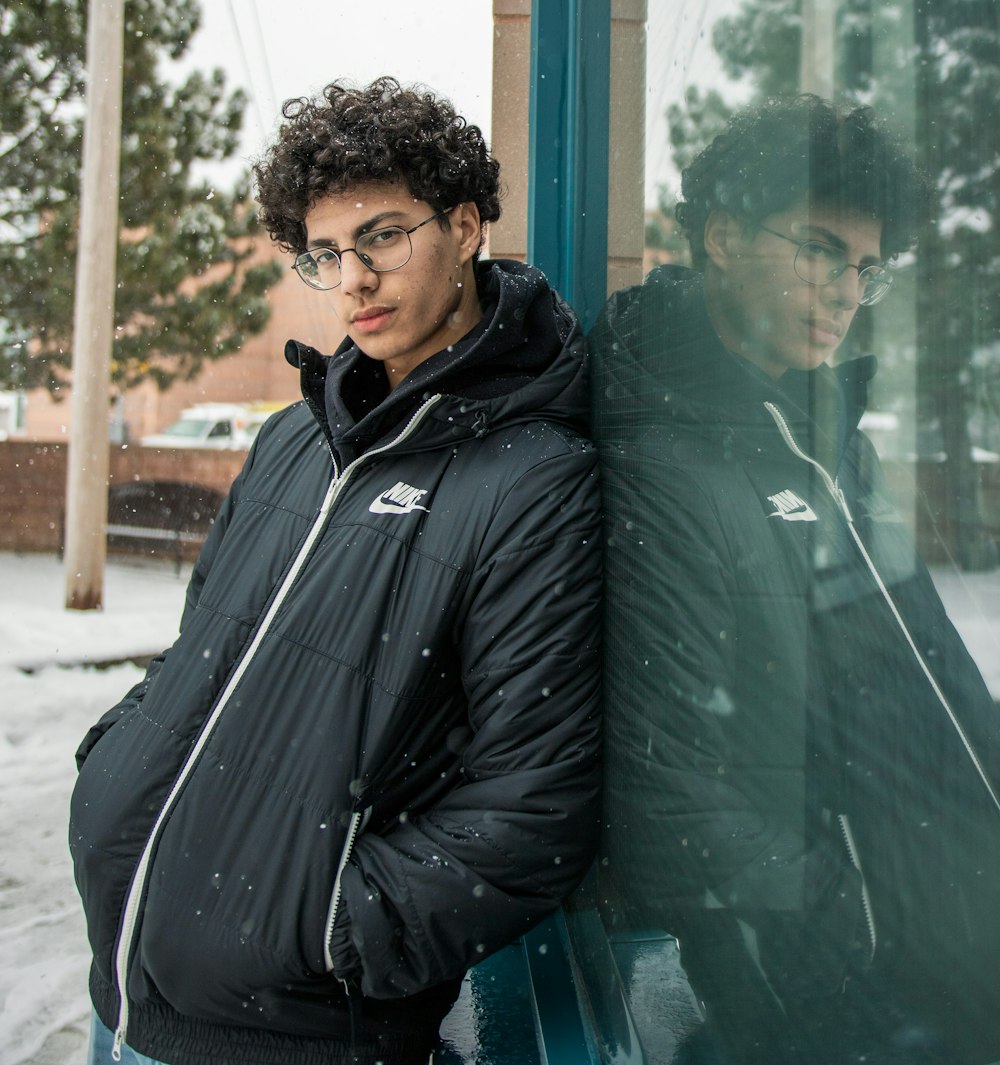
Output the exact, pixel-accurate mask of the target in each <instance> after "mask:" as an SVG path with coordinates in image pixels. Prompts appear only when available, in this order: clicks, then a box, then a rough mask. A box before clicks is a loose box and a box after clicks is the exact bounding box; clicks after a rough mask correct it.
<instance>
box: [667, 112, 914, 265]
mask: <svg viewBox="0 0 1000 1065" xmlns="http://www.w3.org/2000/svg"><path fill="white" fill-rule="evenodd" d="M681 194H682V200H681V202H680V203H678V204H677V208H676V212H675V213H676V217H677V221H678V222H679V223H680V226H681V228H682V229H683V230H684V234H685V236H686V237H687V239H688V242H689V244H690V245H691V260H692V262H693V264H694V266H695V267H696V268H697V269H699V270H703V269H704V268H705V263H706V259H707V256H706V253H705V239H704V236H705V223H706V222H707V221H708V216H709V214H710V213H711V212H712V211H713V210H715V209H718V208H721V209H724V210H726V211H728V212H729V213H730V214H732V215H733V216H734V217H736V218H738V219H740V220H741V221H743V222H744V224H746V225H747V226H748V227H750V228H753V227H754V226H756V225H757V224H759V223H761V222H763V221H764V219H765V218H767V217H768V216H769V215H772V214H776V213H778V212H779V211H784V210H786V209H788V208H789V207H791V206H793V204H795V203H796V202H797V201H799V200H801V199H806V200H808V201H809V202H810V203H813V204H816V205H822V206H824V207H831V208H834V209H836V210H840V211H848V212H851V213H854V214H860V215H864V216H868V217H871V218H874V219H877V220H878V221H880V222H881V223H882V255H883V256H884V257H885V258H886V259H892V258H895V257H896V256H897V255H899V253H900V252H903V251H905V250H906V249H907V248H909V247H910V246H911V245H912V244H913V243H914V241H915V240H916V234H917V229H918V227H919V225H920V223H921V221H922V220H923V218H924V217H925V215H926V212H927V210H928V207H929V204H930V186H929V184H928V183H927V181H926V179H925V178H924V177H923V175H922V174H921V173H920V171H919V170H918V169H917V167H916V166H915V164H914V163H913V161H912V160H911V159H910V157H909V156H908V155H907V154H906V152H905V151H904V150H903V148H902V146H901V145H900V144H899V143H898V142H897V141H896V139H895V138H894V137H893V136H892V135H891V134H890V133H889V132H888V131H886V130H885V129H883V128H881V127H880V126H879V124H878V123H877V121H876V118H875V113H874V112H873V111H872V109H871V108H870V107H857V108H854V109H853V110H847V109H846V108H842V107H837V106H835V105H834V104H831V103H829V102H827V101H826V100H823V99H821V98H820V97H818V96H814V95H812V94H809V93H805V94H802V95H800V96H794V97H775V98H772V99H770V100H767V101H766V102H764V103H763V104H761V105H759V106H757V107H750V108H747V109H746V110H743V111H740V112H738V113H737V114H735V115H734V116H733V117H732V119H730V122H729V126H728V128H727V129H726V131H725V132H724V133H720V134H719V136H717V137H716V138H715V140H713V141H712V143H711V144H709V145H708V147H707V148H705V149H703V150H702V152H701V153H700V154H699V155H698V156H697V157H696V158H695V159H694V160H693V161H692V162H691V164H690V165H689V166H687V167H686V168H685V169H684V171H683V172H682V174H681Z"/></svg>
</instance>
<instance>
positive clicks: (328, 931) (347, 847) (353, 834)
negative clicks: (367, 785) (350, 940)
mask: <svg viewBox="0 0 1000 1065" xmlns="http://www.w3.org/2000/svg"><path fill="white" fill-rule="evenodd" d="M370 815H371V807H369V808H368V809H367V810H355V811H354V813H352V814H351V823H350V824H349V825H348V827H347V838H346V839H345V840H344V849H343V851H342V852H341V855H340V862H339V864H338V865H337V875H336V876H335V877H334V879H333V891H332V892H331V894H330V908H329V909H328V910H327V914H326V924H325V925H324V927H323V961H324V962H325V964H326V971H327V972H328V973H329V972H333V955H332V954H331V953H330V948H331V943H332V940H333V922H334V921H336V919H337V910H338V909H339V908H340V896H341V894H342V892H343V887H342V883H341V881H342V878H343V876H344V869H345V868H346V867H347V861H348V859H349V858H350V857H351V851H353V850H354V841H355V840H356V839H357V838H358V833H359V832H360V831H361V829H362V828H364V827H365V825H366V824H367V823H368V818H369V816H370Z"/></svg>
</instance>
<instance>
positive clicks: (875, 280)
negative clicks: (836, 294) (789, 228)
mask: <svg viewBox="0 0 1000 1065" xmlns="http://www.w3.org/2000/svg"><path fill="white" fill-rule="evenodd" d="M757 228H758V229H762V230H763V231H764V232H765V233H770V234H771V236H772V237H780V238H781V239H782V240H787V241H788V243H789V244H794V245H796V247H797V248H798V251H797V252H796V253H795V259H794V260H793V261H792V269H793V270H794V271H795V276H796V277H797V278H798V279H799V280H800V281H804V282H805V283H806V284H807V285H812V286H814V287H815V288H822V287H823V286H824V285H832V284H833V282H834V281H836V280H837V278H838V277H842V276H843V273H844V271H845V270H846V269H847V268H848V267H851V266H853V267H854V269H855V270H857V272H858V281H859V282H862V283H863V284H864V287H865V288H866V289H867V288H868V286H869V284H876V285H881V288H878V289H876V291H875V294H874V295H873V296H867V295H864V294H862V295H861V296H860V297H859V298H858V303H859V304H860V305H861V306H862V307H871V306H873V305H874V304H876V303H879V302H880V301H881V300H883V299H885V297H886V295H887V294H888V292H889V289H891V288H892V274H891V273H890V272H889V270H888V269H887V268H886V267H885V266H881V265H876V264H874V263H873V264H872V265H871V266H860V265H859V264H858V263H851V262H848V261H847V256H846V255H844V253H843V252H842V251H841V250H840V249H839V248H838V247H836V246H835V245H833V244H828V243H827V242H826V241H825V240H816V239H810V240H796V239H795V238H794V237H787V236H785V234H784V233H779V232H778V231H777V230H775V229H768V227H767V226H762V225H758V226H757ZM808 244H818V245H819V246H820V247H821V248H829V249H830V250H831V251H832V252H834V253H835V254H836V256H837V257H842V258H843V260H844V265H843V266H841V267H840V268H839V269H838V270H837V271H836V272H835V273H833V274H832V276H830V277H828V278H827V279H826V281H811V280H810V279H809V278H808V277H805V276H803V273H802V272H801V271H800V270H799V256H800V255H801V254H802V249H803V248H805V247H806V245H808Z"/></svg>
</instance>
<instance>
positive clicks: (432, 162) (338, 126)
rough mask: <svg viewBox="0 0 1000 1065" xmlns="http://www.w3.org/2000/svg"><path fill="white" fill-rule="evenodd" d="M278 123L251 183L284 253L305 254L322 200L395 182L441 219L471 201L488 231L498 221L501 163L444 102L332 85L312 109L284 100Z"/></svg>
mask: <svg viewBox="0 0 1000 1065" xmlns="http://www.w3.org/2000/svg"><path fill="white" fill-rule="evenodd" d="M282 114H283V115H284V116H285V122H284V124H283V125H282V126H281V129H280V130H279V133H278V139H277V142H276V143H275V144H273V145H272V146H271V147H270V148H269V149H268V151H267V152H266V153H265V155H264V157H263V159H261V160H259V161H258V162H257V163H256V164H255V165H254V168H253V175H254V180H255V183H256V186H257V198H258V200H259V202H260V218H261V221H262V222H263V223H264V225H265V227H266V228H267V231H268V232H269V233H270V234H271V238H272V239H273V240H275V241H277V242H278V244H279V245H280V246H281V248H282V249H284V250H285V251H294V252H302V251H305V246H306V229H305V222H304V219H305V216H306V214H307V212H308V211H309V209H310V208H311V207H312V206H313V205H314V204H315V203H316V201H317V200H318V199H320V198H321V197H323V196H326V195H329V194H331V193H338V192H343V191H344V190H345V189H347V188H349V187H350V186H352V185H357V184H359V183H362V182H369V181H401V182H402V183H403V184H404V185H405V186H406V188H407V189H408V190H409V192H410V193H411V194H412V195H413V196H414V197H415V198H416V199H418V200H424V201H425V202H426V203H428V204H430V205H431V206H432V207H436V208H438V209H439V210H444V209H445V208H447V207H453V206H455V205H456V204H459V203H467V202H470V201H471V202H474V203H475V204H476V206H477V207H478V208H479V217H480V219H481V220H482V222H483V224H484V225H485V224H486V223H487V222H494V221H496V219H497V218H499V217H500V188H499V184H500V164H499V163H497V162H496V160H495V159H493V158H491V156H490V154H489V151H488V149H487V147H486V142H485V141H484V140H483V134H482V131H481V130H480V129H479V127H478V126H471V125H469V124H467V123H466V121H465V119H464V118H462V116H461V115H459V114H456V112H455V109H454V107H452V105H451V104H450V103H449V102H448V101H447V100H444V99H441V98H439V97H436V96H434V95H433V94H432V93H430V92H417V91H415V90H413V89H404V88H402V87H401V86H400V84H399V82H398V81H396V79H395V78H378V79H377V80H376V81H373V82H372V83H371V85H368V86H367V87H365V88H361V89H355V88H349V87H347V86H344V85H341V84H339V83H338V82H334V83H333V84H331V85H328V86H327V87H326V88H325V89H324V90H323V93H322V96H321V97H318V98H317V99H315V100H309V99H306V98H301V99H297V100H288V101H287V102H286V103H285V105H284V107H283V108H282ZM443 224H444V225H447V222H444V223H443Z"/></svg>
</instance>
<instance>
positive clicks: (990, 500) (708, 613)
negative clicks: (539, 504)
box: [569, 0, 1000, 1065]
mask: <svg viewBox="0 0 1000 1065" xmlns="http://www.w3.org/2000/svg"><path fill="white" fill-rule="evenodd" d="M646 16H647V18H646V23H645V30H646V43H645V70H644V74H641V75H640V74H637V73H636V72H637V71H639V70H641V68H642V64H641V63H640V62H638V61H637V58H636V57H635V56H630V55H629V53H628V52H627V49H626V46H625V45H624V44H621V43H619V47H621V49H622V51H621V53H620V54H619V55H618V58H617V60H615V59H613V69H612V116H613V121H612V134H611V155H612V160H614V159H615V158H617V156H619V155H621V154H623V153H629V152H634V151H635V150H636V149H635V144H634V140H633V141H627V140H625V139H624V138H623V137H622V136H621V131H622V130H624V129H626V123H624V122H623V121H621V120H619V121H618V122H617V125H616V121H615V119H614V116H615V114H616V112H615V106H616V97H615V94H616V93H619V94H622V96H623V98H624V97H625V96H627V93H628V91H629V89H628V87H629V85H630V81H629V79H630V78H632V79H634V78H636V77H639V76H642V77H643V78H644V90H645V104H646V120H645V143H644V145H643V147H644V153H645V204H644V211H643V220H642V221H643V224H642V236H643V239H642V242H641V243H642V248H641V255H642V267H641V270H637V272H636V274H637V276H636V277H635V278H634V279H633V281H634V282H635V283H633V284H631V285H626V286H621V285H620V284H618V283H616V284H615V285H614V287H615V288H617V291H614V292H612V294H611V297H610V300H609V303H608V306H607V308H606V309H605V311H604V314H603V315H602V317H601V319H600V320H599V321H598V323H597V325H596V326H595V327H594V328H593V330H592V331H591V335H590V348H591V358H592V377H593V395H594V404H593V418H594V433H595V439H596V442H597V445H598V448H599V450H600V453H601V457H602V477H603V491H604V499H605V511H606V528H605V544H606V548H605V550H606V573H607V596H606V628H605V641H606V659H605V662H606V665H605V675H606V711H605V712H606V718H607V724H606V754H605V764H606V789H605V800H604V818H603V824H604V836H603V842H602V850H601V859H600V862H599V865H598V868H597V870H596V871H595V874H594V876H593V877H592V878H591V880H590V881H589V882H588V883H587V884H586V885H585V887H584V889H582V890H581V892H580V894H579V895H578V897H577V899H576V900H575V904H574V906H573V907H572V908H571V910H570V913H569V921H570V931H571V935H572V937H573V939H574V943H575V945H576V948H577V952H578V954H579V955H580V956H581V957H583V958H589V959H599V958H602V959H604V961H605V962H608V959H611V962H610V964H611V965H612V970H613V973H614V978H615V982H616V988H617V989H618V990H620V992H621V993H622V1000H623V1001H624V1002H625V1003H626V1007H625V1013H624V1014H621V1013H620V1012H619V1010H620V1007H618V1006H616V1005H615V1002H616V1001H617V1000H615V999H614V995H613V994H612V993H611V992H610V991H609V990H608V980H607V967H606V966H605V965H599V964H597V962H596V961H594V963H593V964H589V963H588V964H584V965H583V966H582V969H583V972H584V974H585V977H586V982H587V989H588V993H589V995H590V996H591V1001H592V1004H594V1008H595V1012H596V1014H597V1016H598V1018H599V1022H598V1026H599V1028H601V1031H602V1038H603V1039H604V1040H605V1047H606V1051H607V1054H608V1056H609V1060H618V1058H616V1057H614V1054H615V1053H624V1049H623V1048H625V1047H627V1046H634V1043H635V1041H638V1043H640V1044H641V1046H642V1051H643V1054H644V1060H646V1061H648V1062H651V1063H660V1062H686V1063H701V1062H706V1063H707V1062H713V1063H723V1065H728V1063H734V1065H735V1063H740V1065H743V1063H746V1062H769V1063H771V1062H782V1063H784V1062H795V1063H798V1062H803V1063H805V1062H808V1063H810V1065H815V1063H830V1065H833V1063H838V1065H839V1063H843V1062H849V1061H879V1062H892V1063H894V1065H895V1063H900V1065H910V1063H913V1065H916V1063H921V1065H924V1063H931V1062H935V1063H938V1062H940V1063H944V1062H949V1063H953V1062H962V1063H966V1065H988V1063H991V1062H995V1061H1000V1017H998V1016H997V1015H996V1009H995V1004H994V998H995V995H994V992H993V988H994V986H995V958H996V957H997V952H998V951H1000V912H998V908H997V907H996V906H995V904H994V896H995V890H996V884H997V883H1000V732H998V730H997V726H996V722H997V720H1000V719H998V717H997V713H998V706H997V704H998V700H1000V670H998V667H997V664H996V663H997V662H998V661H1000V656H998V655H997V653H996V649H997V647H998V646H1000V569H998V564H1000V557H998V546H997V544H998V539H1000V301H997V300H996V299H995V298H994V297H995V292H994V290H995V288H996V284H997V281H998V277H997V273H998V266H997V264H998V263H1000V227H997V226H996V224H995V222H996V213H997V211H998V210H1000V202H998V192H997V185H996V179H995V173H996V167H995V160H996V158H997V157H998V156H1000V127H998V126H997V124H996V123H995V122H994V121H993V120H992V114H993V111H994V110H995V100H996V98H997V92H998V91H1000V29H998V26H997V20H996V12H995V10H994V8H993V7H992V6H991V5H977V4H950V3H945V2H943V0H941V2H937V0H931V2H929V3H924V4H917V3H916V2H915V0H889V2H887V3H883V4H877V5H874V4H871V3H867V2H862V0H704V2H694V0H670V2H667V0H649V2H648V4H647V5H646ZM612 39H613V42H614V40H615V38H614V36H613V38H612ZM615 54H616V53H615V52H614V48H613V56H614V55H615ZM616 62H617V63H618V66H617V67H616V66H615V63H616ZM803 94H809V95H808V96H804V95H803ZM616 130H617V131H618V132H616ZM612 169H613V167H612ZM615 197H616V189H615V187H614V181H613V180H612V183H611V187H610V189H609V199H610V200H611V202H612V213H613V212H614V210H615V202H616V200H615ZM636 255H637V256H638V250H637V252H636ZM616 268H617V267H616V266H615V264H610V265H609V276H611V277H615V272H614V271H615V269H616ZM602 1017H603V1021H601V1020H600V1018H602ZM612 1051H613V1052H614V1053H612ZM622 1060H624V1058H623V1059H622ZM630 1060H631V1059H630Z"/></svg>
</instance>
